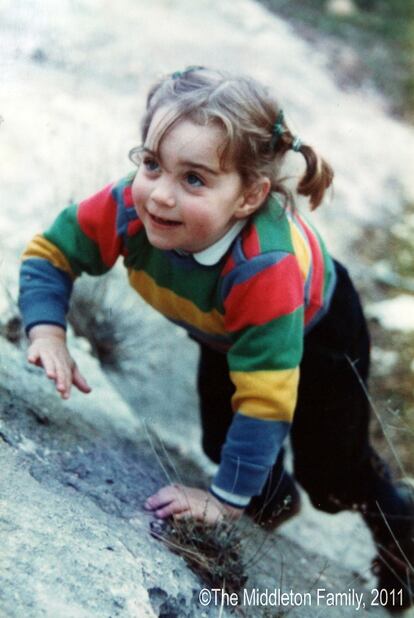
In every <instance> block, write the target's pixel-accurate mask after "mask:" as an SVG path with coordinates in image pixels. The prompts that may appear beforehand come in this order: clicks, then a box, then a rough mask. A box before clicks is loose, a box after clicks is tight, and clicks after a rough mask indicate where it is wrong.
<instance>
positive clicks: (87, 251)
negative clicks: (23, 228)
mask: <svg viewBox="0 0 414 618" xmlns="http://www.w3.org/2000/svg"><path fill="white" fill-rule="evenodd" d="M129 196H130V182H127V181H121V182H120V183H118V184H115V185H108V186H107V187H105V188H104V189H103V190H102V191H100V192H99V193H97V194H95V195H94V196H92V197H91V198H89V199H86V200H84V201H82V202H80V203H79V204H72V205H70V206H69V207H67V208H65V209H64V210H63V211H62V212H61V213H60V214H59V216H58V217H57V218H56V220H55V221H54V222H53V224H52V225H51V226H50V228H49V229H48V230H46V231H45V232H44V233H43V234H38V235H37V236H35V237H34V238H33V240H32V241H31V242H30V243H29V245H28V247H27V248H26V251H25V252H24V254H23V256H22V266H21V270H20V294H19V307H20V310H21V313H22V316H23V322H24V325H25V328H26V331H28V330H29V329H30V328H32V327H33V326H35V325H36V324H45V323H48V324H56V325H59V326H62V327H63V328H66V314H67V311H68V307H69V300H70V295H71V291H72V287H73V282H74V280H75V279H76V278H77V277H78V276H79V275H81V274H82V273H83V272H86V273H88V274H90V275H100V274H103V273H105V272H106V271H108V270H109V269H110V268H111V267H112V266H113V265H114V264H115V262H116V260H117V258H118V256H119V255H120V254H121V253H122V250H123V238H122V233H123V231H124V230H123V229H122V223H123V222H124V220H125V221H126V217H124V216H123V214H122V213H123V212H124V211H125V205H126V204H125V202H127V201H128V197H129ZM129 210H131V209H129Z"/></svg>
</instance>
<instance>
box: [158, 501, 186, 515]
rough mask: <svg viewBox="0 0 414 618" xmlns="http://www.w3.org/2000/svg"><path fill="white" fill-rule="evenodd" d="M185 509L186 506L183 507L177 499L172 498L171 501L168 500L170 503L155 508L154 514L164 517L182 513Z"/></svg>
mask: <svg viewBox="0 0 414 618" xmlns="http://www.w3.org/2000/svg"><path fill="white" fill-rule="evenodd" d="M186 510H187V508H186V507H184V506H183V505H182V504H181V503H180V502H178V501H177V500H173V501H172V502H170V504H167V505H166V506H164V507H162V508H160V509H157V510H156V511H155V513H154V515H155V516H156V517H159V518H160V519H165V518H166V517H170V515H175V514H179V513H183V512H184V511H186Z"/></svg>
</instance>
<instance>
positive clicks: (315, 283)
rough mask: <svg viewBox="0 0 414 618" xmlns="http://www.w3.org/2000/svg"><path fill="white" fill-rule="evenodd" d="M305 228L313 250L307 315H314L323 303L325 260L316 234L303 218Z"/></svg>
mask: <svg viewBox="0 0 414 618" xmlns="http://www.w3.org/2000/svg"><path fill="white" fill-rule="evenodd" d="M301 223H302V226H303V229H304V230H305V233H306V236H307V238H308V241H309V245H310V248H311V252H312V279H311V285H310V294H309V295H310V306H309V307H308V312H307V315H310V316H312V315H313V314H314V313H315V312H316V311H317V310H318V309H320V307H322V305H323V286H324V268H325V265H324V261H323V255H322V251H321V248H320V246H319V242H318V240H317V239H316V238H315V234H314V233H313V232H312V230H311V229H310V228H309V227H308V226H307V225H306V223H305V222H304V221H303V220H301Z"/></svg>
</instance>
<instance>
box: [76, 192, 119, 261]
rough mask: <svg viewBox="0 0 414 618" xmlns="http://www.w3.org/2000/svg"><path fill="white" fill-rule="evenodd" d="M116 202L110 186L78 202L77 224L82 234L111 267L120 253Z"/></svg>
mask: <svg viewBox="0 0 414 618" xmlns="http://www.w3.org/2000/svg"><path fill="white" fill-rule="evenodd" d="M116 209H117V206H116V202H115V200H114V198H113V197H112V185H108V186H106V187H105V188H104V189H102V191H99V193H96V194H95V195H93V196H92V197H90V198H88V199H86V200H84V201H83V202H80V204H79V208H78V222H79V226H80V228H81V230H82V232H83V233H84V234H85V235H86V236H87V237H88V238H90V240H92V241H93V242H95V243H96V244H97V245H98V246H99V251H100V254H101V258H102V261H103V262H104V264H105V265H106V266H108V267H111V266H113V264H114V263H115V261H116V259H117V257H118V256H119V253H120V247H121V240H120V238H119V237H118V236H117V234H116Z"/></svg>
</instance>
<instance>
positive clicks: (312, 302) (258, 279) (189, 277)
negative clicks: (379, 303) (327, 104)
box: [19, 176, 335, 507]
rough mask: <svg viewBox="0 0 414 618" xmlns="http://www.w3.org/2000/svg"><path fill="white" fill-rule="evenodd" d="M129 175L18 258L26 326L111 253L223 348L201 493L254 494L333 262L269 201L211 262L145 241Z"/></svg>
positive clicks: (166, 308) (168, 310)
mask: <svg viewBox="0 0 414 618" xmlns="http://www.w3.org/2000/svg"><path fill="white" fill-rule="evenodd" d="M132 180H133V177H131V176H129V177H127V178H125V179H123V180H121V181H120V182H117V183H115V184H113V185H109V186H107V187H106V188H104V189H103V190H102V191H100V192H99V193H97V194H96V195H94V196H93V197H91V198H89V199H87V200H85V201H83V202H81V203H79V204H78V205H76V204H73V205H71V206H69V207H68V208H66V209H65V210H64V211H63V212H62V213H61V214H60V215H59V216H58V218H57V219H56V220H55V222H54V223H53V224H52V226H51V227H50V228H49V229H48V230H47V231H46V232H45V233H43V234H41V235H38V236H35V238H34V239H33V240H32V242H31V243H30V244H29V246H28V248H27V250H26V251H25V253H24V255H23V264H22V268H21V284H20V301H19V302H20V307H21V311H22V314H23V318H24V323H25V326H26V329H27V330H28V329H30V328H31V327H32V326H34V325H35V324H39V323H51V324H58V325H61V326H63V327H65V325H66V322H65V320H66V313H67V310H68V304H69V298H70V293H71V289H72V284H73V281H74V280H75V279H76V277H78V276H79V275H81V273H82V272H87V273H89V274H91V275H100V274H102V273H105V272H106V271H108V270H109V269H110V268H111V267H112V266H113V265H114V263H115V262H116V260H117V258H118V257H119V256H122V258H123V261H124V265H125V267H126V268H127V271H128V277H129V282H130V284H131V285H132V287H133V288H134V289H135V290H136V291H137V292H138V293H139V294H140V295H141V296H142V297H143V298H144V299H145V300H146V301H147V302H148V303H149V304H150V305H152V306H153V307H154V308H155V309H157V310H158V311H160V312H161V313H162V314H163V315H165V316H166V317H167V318H168V319H170V320H172V321H173V322H174V323H176V324H179V325H180V326H183V327H184V328H185V329H187V330H188V332H189V333H190V334H191V335H192V336H193V337H195V338H196V339H198V340H199V341H201V342H203V343H205V344H207V345H209V346H211V347H213V348H215V349H217V350H220V351H223V352H226V353H227V358H228V364H229V368H230V376H231V380H232V381H233V383H234V385H235V387H236V390H235V394H234V396H233V399H232V404H233V408H234V419H233V422H232V424H231V427H230V429H229V432H228V435H227V439H226V442H225V444H224V446H223V449H222V458H221V463H220V466H219V468H218V472H217V474H216V476H215V477H214V479H213V483H212V486H211V491H212V493H213V494H215V495H216V496H217V497H218V498H219V499H221V500H223V501H226V502H228V503H229V504H232V505H234V506H240V507H243V506H246V505H247V504H248V502H249V500H250V498H251V497H252V496H253V495H257V494H258V493H260V490H261V489H262V487H263V485H264V483H265V480H266V478H267V476H268V474H269V471H270V468H271V466H272V464H273V463H274V462H275V459H276V457H277V453H278V451H279V449H280V447H281V444H282V442H283V440H284V438H285V437H286V435H287V433H288V430H289V425H290V423H291V421H292V416H293V412H294V409H295V404H296V396H297V386H298V379H299V364H300V361H301V356H302V350H303V339H304V333H305V330H306V329H308V328H310V327H311V326H312V325H313V324H314V323H315V322H316V321H317V320H318V319H319V318H320V317H321V315H323V313H324V312H325V311H326V310H327V307H328V304H329V298H330V296H331V294H332V291H333V288H334V285H335V275H334V267H333V263H332V260H331V258H330V257H329V255H328V254H327V252H326V249H325V247H324V244H323V242H322V241H321V240H320V238H319V237H318V236H317V234H316V232H315V231H314V230H313V229H311V227H310V226H309V224H308V223H306V222H305V221H304V220H303V219H302V218H300V217H299V216H298V215H297V214H292V213H291V212H289V211H286V210H285V209H283V208H282V207H281V205H280V203H279V201H278V199H277V198H276V197H275V196H273V197H271V198H270V199H269V200H268V204H267V205H266V206H265V207H263V208H262V209H260V210H259V211H258V212H256V214H255V215H254V216H253V218H252V220H251V221H250V222H249V223H248V224H247V225H246V226H245V227H244V229H243V230H242V231H241V232H240V234H239V235H238V236H237V237H236V239H235V240H234V242H233V243H232V245H231V247H230V248H229V250H228V251H227V252H226V253H225V255H224V256H223V257H222V258H221V259H220V260H219V261H218V262H217V263H216V264H213V265H211V266H203V265H201V264H200V263H198V262H197V261H196V260H195V259H194V256H192V255H191V254H187V255H181V254H179V253H177V252H175V251H162V250H159V249H156V248H154V247H153V246H152V245H150V244H149V242H148V240H147V236H146V233H145V230H144V228H143V225H142V223H141V221H140V220H139V219H138V217H137V214H136V212H135V209H134V207H133V204H132V199H131V184H132Z"/></svg>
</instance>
